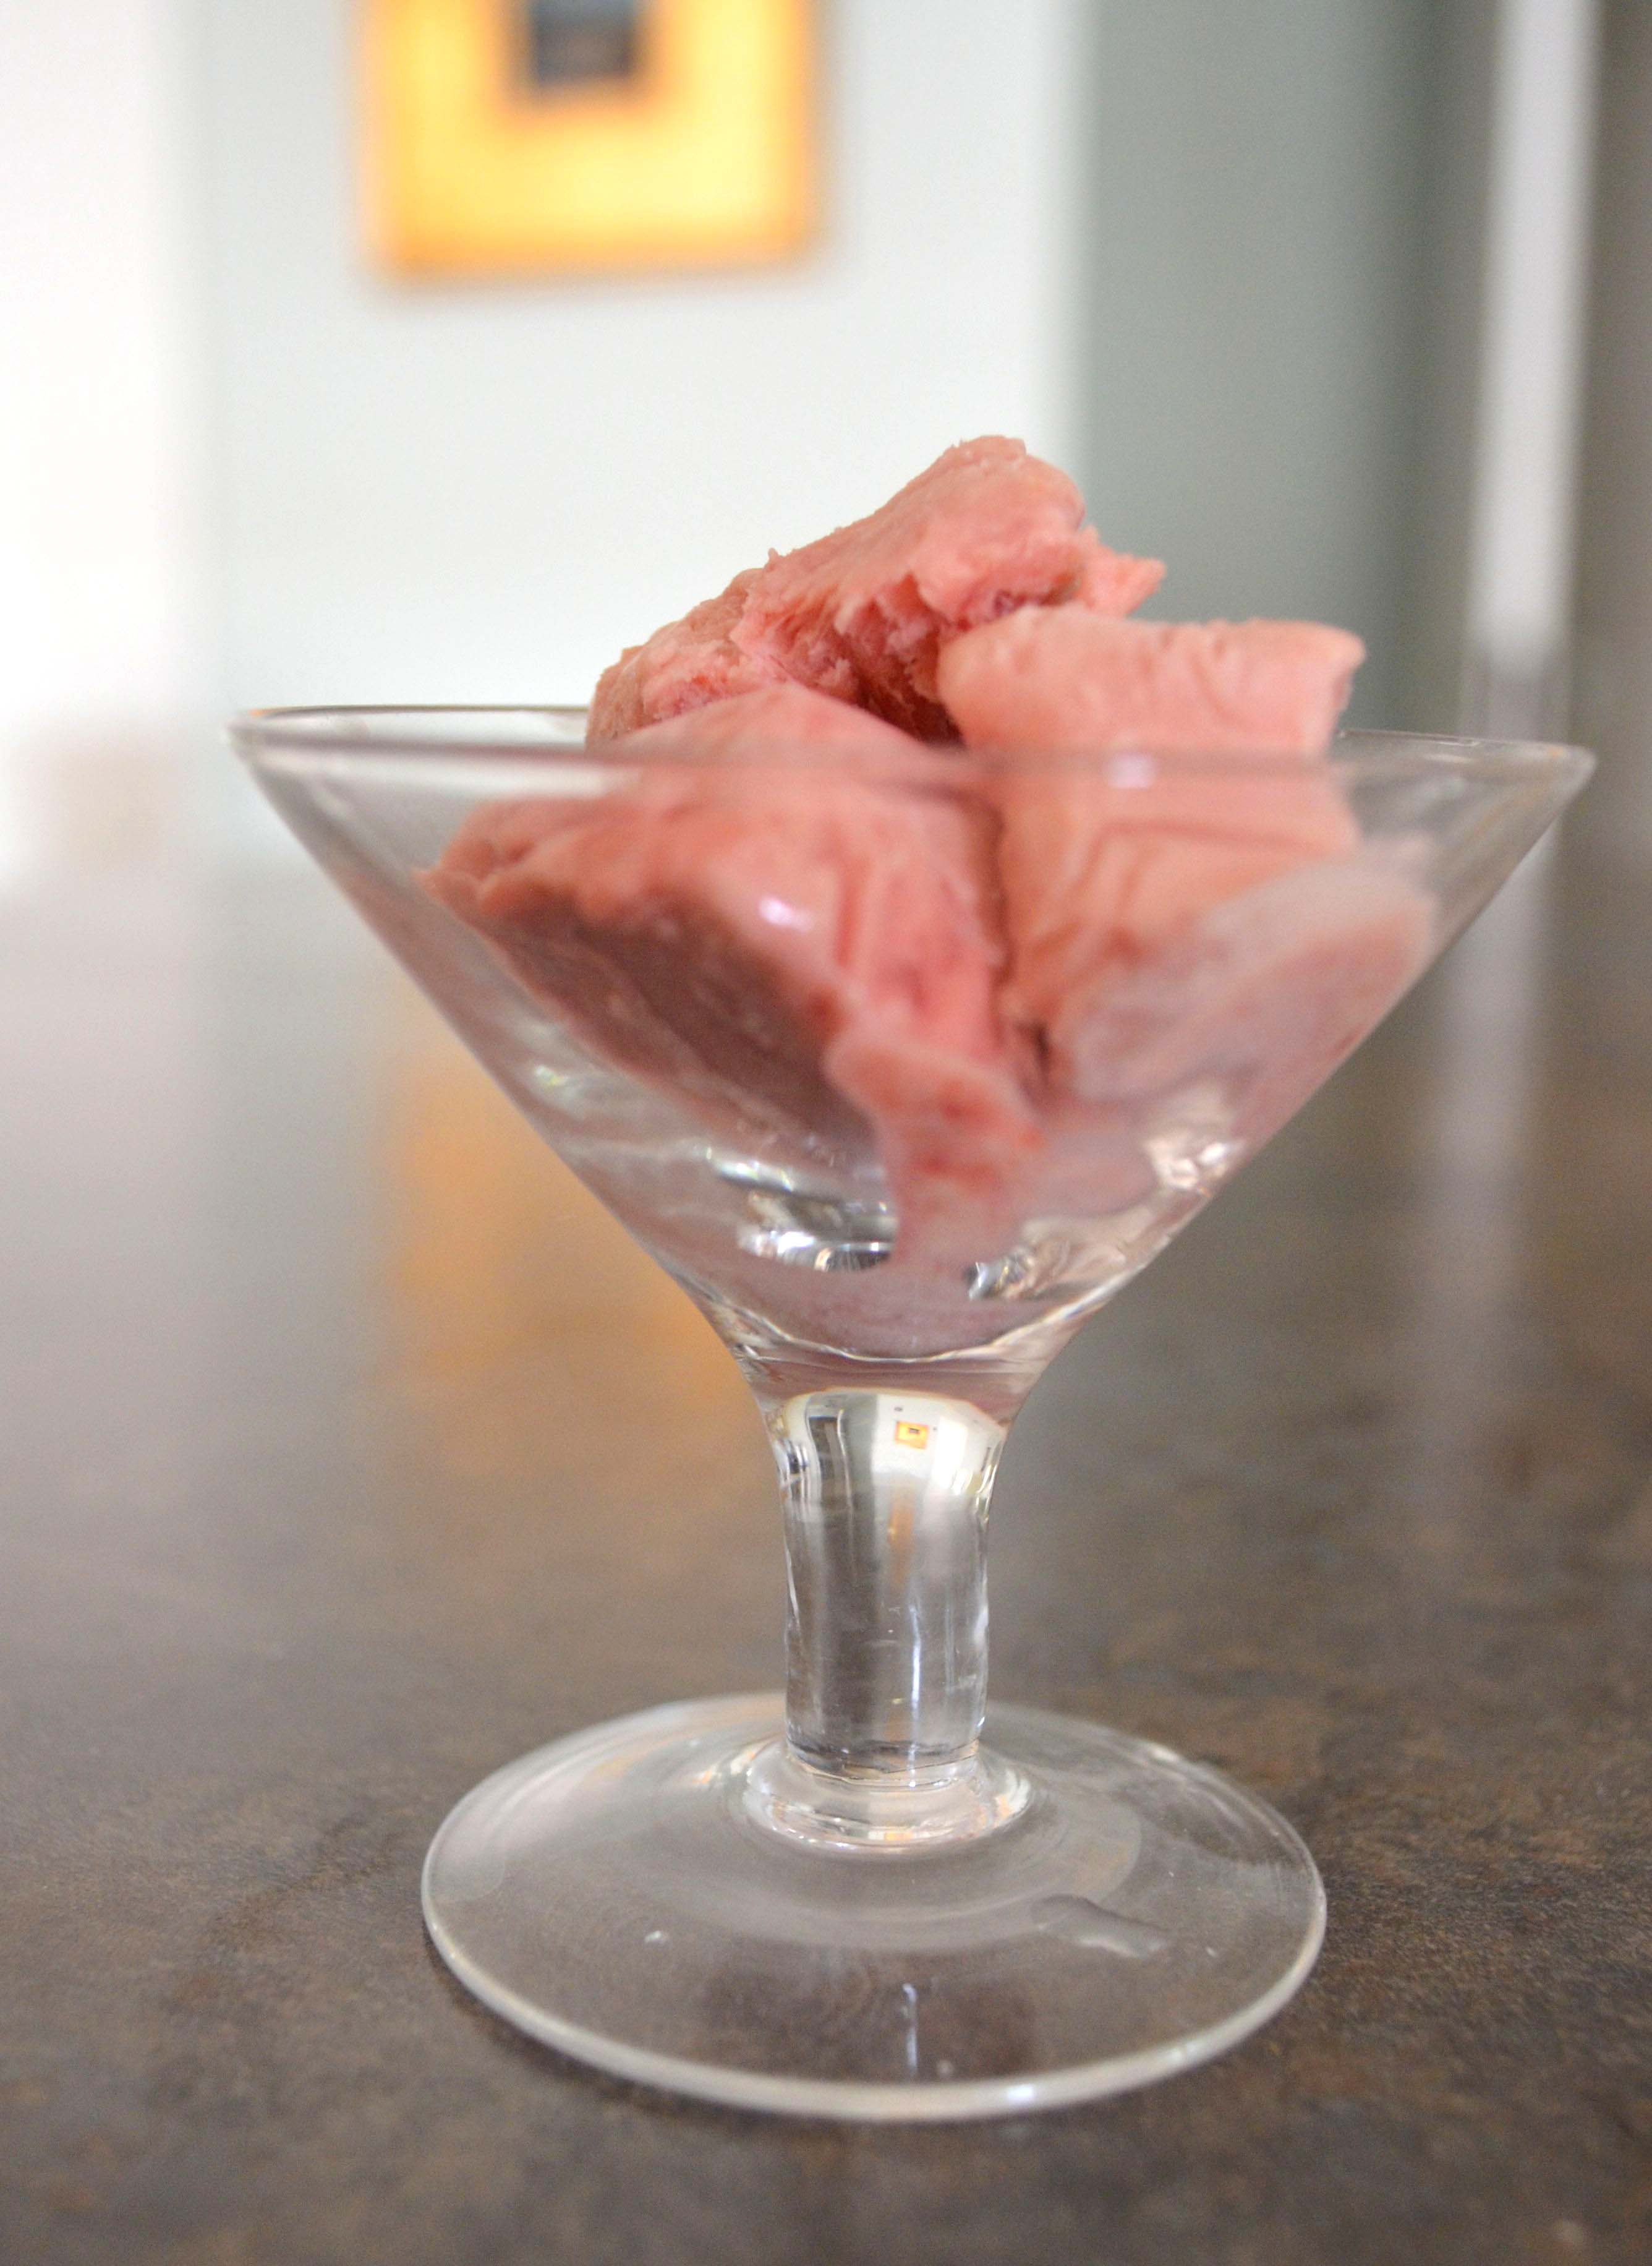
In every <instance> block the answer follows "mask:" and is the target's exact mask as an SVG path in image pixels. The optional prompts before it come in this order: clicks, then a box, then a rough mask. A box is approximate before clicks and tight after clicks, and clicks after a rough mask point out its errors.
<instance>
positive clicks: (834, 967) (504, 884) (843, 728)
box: [429, 684, 1037, 1216]
mask: <svg viewBox="0 0 1652 2266" xmlns="http://www.w3.org/2000/svg"><path fill="white" fill-rule="evenodd" d="M776 747H784V748H786V749H790V750H794V751H797V752H802V751H804V750H807V751H811V752H813V753H816V754H818V755H820V756H822V757H826V758H828V759H830V760H829V761H828V763H827V764H826V767H824V768H822V767H819V766H814V767H811V766H808V765H805V764H791V765H790V766H777V765H775V764H772V763H761V762H751V763H743V762H742V761H741V760H740V758H741V757H762V756H765V755H767V754H768V753H769V752H770V751H771V750H772V749H775V748H776ZM625 752H626V754H627V756H628V757H630V758H632V759H634V760H635V762H636V763H637V765H638V766H639V770H638V771H637V777H636V778H635V781H634V783H632V784H630V785H629V786H626V787H625V789H624V790H623V791H622V793H615V794H608V795H604V796H600V797H598V798H597V799H596V800H592V801H570V800H551V799H549V798H548V799H545V800H528V801H523V802H519V803H512V804H505V805H493V806H487V807H484V808H482V809H480V810H478V811H477V812H476V813H475V814H474V815H473V816H472V817H471V818H470V819H469V821H468V822H467V823H466V824H465V826H464V827H463V828H462V830H461V831H460V832H459V834H458V835H457V836H456V837H455V839H454V841H453V842H452V843H451V844H450V845H449V847H448V852H447V854H446V855H445V857H444V858H443V859H442V861H441V863H440V866H439V867H438V868H437V869H436V871H435V873H434V874H433V875H432V876H431V877H430V883H429V886H430V887H431V888H433V890H434V891H435V893H436V894H437V895H440V898H441V899H442V901H443V903H446V904H447V905H448V906H449V907H450V908H451V909H452V910H454V911H455V912H456V913H458V914H459V915H460V917H462V919H464V920H466V921H468V922H469V924H470V925H471V926H472V927H474V928H477V929H478V930H480V931H481V932H482V933H483V934H484V935H485V936H486V937H487V938H488V939H490V940H491V942H492V943H493V945H494V946H495V947H496V948H497V950H498V951H499V953H500V954H501V955H502V956H503V957H504V958H505V959H506V961H507V962H508V963H509V964H510V966H511V967H512V968H513V969H514V971H515V972H516V974H517V975H518V976H520V979H521V980H522V982H523V983H525V984H527V986H528V989H529V990H532V991H533V992H535V994H536V995H538V996H539V997H541V998H546V999H549V1000H550V1001H552V1002H554V1003H555V1004H556V1005H557V1006H558V1007H559V1008H561V1009H562V1011H563V1012H564V1013H565V1014H566V1015H567V1016H568V1017H569V1018H570V1019H571V1020H572V1021H573V1022H574V1024H575V1025H576V1026H577V1027H579V1029H580V1030H581V1031H582V1032H583V1033H584V1034H586V1036H587V1037H588V1038H589V1039H590V1040H591V1041H592V1042H593V1043H594V1044H595V1045H596V1046H597V1048H598V1049H600V1051H601V1052H602V1053H603V1054H604V1055H605V1056H608V1058H609V1059H611V1060H614V1061H615V1062H618V1063H621V1064H624V1065H625V1066H626V1067H627V1068H629V1069H631V1070H633V1071H640V1072H642V1073H643V1074H644V1075H646V1076H650V1077H652V1078H659V1079H662V1080H665V1081H667V1082H669V1083H670V1084H671V1085H673V1087H674V1088H676V1089H677V1090H678V1091H680V1092H687V1093H690V1094H695V1095H697V1096H698V1097H699V1098H700V1100H701V1103H702V1107H704V1108H705V1109H706V1110H708V1111H709V1112H710V1113H712V1114H714V1115H717V1116H719V1117H722V1118H724V1119H726V1120H728V1121H730V1122H734V1123H738V1122H739V1121H740V1120H741V1119H742V1118H746V1119H753V1118H754V1119H756V1120H758V1121H760V1122H769V1123H771V1124H774V1125H777V1126H779V1127H781V1128H782V1129H786V1130H789V1131H790V1132H793V1133H795V1134H797V1135H800V1136H805V1137H808V1138H809V1139H810V1140H811V1141H814V1142H817V1143H819V1142H826V1143H831V1144H834V1145H835V1146H836V1147H837V1148H838V1149H839V1150H840V1151H844V1150H853V1148H854V1147H855V1144H856V1143H857V1142H858V1141H864V1140H866V1139H868V1138H870V1139H872V1140H875V1142H876V1144H877V1149H878V1151H879V1153H880V1154H881V1155H882V1157H883V1159H884V1167H885V1170H886V1172H887V1173H888V1174H889V1178H890V1180H891V1186H892V1187H893V1188H894V1189H895V1191H896V1194H897V1200H898V1201H899V1202H902V1203H903V1204H904V1205H905V1207H906V1212H907V1214H908V1215H909V1216H910V1215H911V1214H912V1212H913V1206H914V1205H916V1206H918V1207H919V1208H920V1209H921V1207H922V1205H923V1204H924V1203H925V1202H935V1201H937V1200H940V1199H942V1197H944V1196H945V1195H947V1194H949V1193H950V1194H951V1195H957V1196H964V1195H968V1194H969V1193H970V1192H971V1191H972V1190H979V1189H980V1188H983V1187H992V1186H996V1185H997V1184H999V1183H1000V1182H1001V1181H1002V1179H1003V1178H1004V1176H1005V1174H1006V1173H1007V1172H1008V1170H1009V1169H1010V1168H1011V1166H1013V1164H1014V1162H1015V1159H1017V1158H1018V1157H1021V1156H1024V1155H1025V1154H1026V1153H1027V1151H1029V1150H1030V1149H1031V1148H1033V1147H1035V1146H1036V1145H1037V1123H1036V1120H1035V1118H1034V1115H1033V1113H1032V1109H1031V1106H1030V1102H1029V1100H1028V1099H1027V1096H1026V1095H1025V1093H1023V1092H1022V1087H1021V1085H1020V1084H1019V1082H1018V1080H1017V1078H1016V1077H1015V1072H1014V1070H1013V1068H1012V1065H1011V1064H1010V1060H1009V1057H1008V1051H1007V1049H1006V1046H1005V1043H1004V1040H1003V1037H1002V1027H1001V1021H1000V1019H999V1016H998V1012H997V1010H996V1006H995V1004H994V1001H995V992H996V990H997V986H998V983H999V979H1000V977H1001V975H1002V972H1003V943H1002V938H1001V931H1000V925H999V921H998V915H997V877H996V873H995V870H994V866H993V820H992V814H991V812H990V811H989V810H987V809H986V808H984V807H982V806H981V805H980V804H979V803H975V802H972V801H970V800H966V799H961V798H953V797H951V796H950V795H947V794H945V793H932V794H925V793H922V792H921V791H920V787H919V783H918V782H917V781H915V780H914V778H913V761H912V759H913V758H916V760H917V767H918V769H919V771H922V769H923V768H924V766H925V757H924V751H923V750H922V749H920V748H918V747H917V746H916V745H915V744H914V742H912V741H911V740H909V739H908V738H907V737H906V735H904V734H902V733H900V732H898V731H896V730H895V729H894V727H892V726H891V725H888V724H884V723H882V722H880V721H879V720H877V718H876V717H874V716H869V715H867V714H866V713H864V712H863V711H862V710H860V709H857V708H851V707H849V706H848V705H845V704H844V703H843V702H841V701H838V700H832V699H828V698H826V696H825V695H824V694H821V693H818V692H808V691H804V689H803V688H802V686H800V685H797V684H786V685H777V686H771V687H770V688H768V690H767V691H760V692H746V693H739V694H736V695H735V696H733V697H732V698H729V699H727V700H723V701H719V702H717V703H716V704H715V705H710V706H707V707H705V708H702V709H697V710H693V711H690V712H689V713H686V714H684V715H681V716H679V717H675V718H673V719H671V720H668V721H666V722H664V723H660V724H653V725H649V726H646V727H644V729H643V730H641V731H639V732H637V733H636V734H634V735H632V736H631V737H630V739H629V740H628V741H627V742H626V746H625Z"/></svg>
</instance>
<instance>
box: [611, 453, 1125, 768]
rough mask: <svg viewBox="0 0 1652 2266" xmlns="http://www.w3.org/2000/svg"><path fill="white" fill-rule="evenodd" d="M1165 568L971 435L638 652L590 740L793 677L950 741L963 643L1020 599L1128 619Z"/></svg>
mask: <svg viewBox="0 0 1652 2266" xmlns="http://www.w3.org/2000/svg"><path fill="white" fill-rule="evenodd" d="M1163 572H1164V570H1163V568H1162V567H1161V566H1160V565H1159V563H1158V561H1157V560H1156V559H1130V558H1125V557H1124V556H1123V555H1121V554H1120V553H1119V552H1114V551H1110V550H1109V549H1108V548H1107V546H1106V545H1105V544H1103V542H1102V540H1101V538H1100V537H1098V536H1097V535H1096V533H1095V530H1094V529H1093V528H1088V527H1086V526H1085V525H1084V502H1083V499H1082V497H1081V495H1080V494H1079V492H1078V490H1077V489H1076V488H1075V487H1074V486H1073V483H1072V481H1071V480H1069V479H1067V477H1066V474H1065V473H1064V472H1059V471H1056V469H1055V467H1054V466H1053V465H1052V464H1043V463H1041V462H1040V461H1039V459H1038V458H1037V457H1030V456H1029V455H1028V453H1027V451H1026V450H1025V448H1024V447H1023V446H1022V443H1021V442H1019V441H1006V440H1000V439H996V438H987V439H984V440H979V441H965V442H960V443H959V444H958V446H957V447H956V448H951V449H949V450H947V451H946V453H945V454H944V455H943V456H942V457H939V458H937V460H936V461H935V463H934V464H931V465H930V467H929V469H928V471H925V472H921V473H920V474H919V476H918V478H917V479H915V480H913V481H911V482H910V483H909V484H908V485H907V486H906V487H904V488H902V489H901V490H900V491H899V494H897V495H895V496H893V497H891V500H890V501H889V502H887V503H886V504H884V506H883V507H882V508H881V509H879V510H877V511H875V512H873V513H872V514H871V515H870V517H868V518H866V519H861V520H856V521H855V523H853V525H851V526H848V527H841V528H839V529H838V530H837V531H836V532H835V533H834V534H832V535H827V536H825V537H822V538H821V539H820V540H819V542H817V543H811V544H808V545H805V546H804V548H803V549H802V550H801V551H793V552H788V553H787V554H786V555H785V556H784V557H781V556H779V555H778V554H771V556H770V558H769V560H768V565H767V566H755V567H751V568H748V569H747V570H746V572H745V573H744V574H737V575H736V576H735V578H734V580H733V581H732V582H731V583H730V585H729V587H728V588H727V589H726V590H724V592H723V593H722V595H721V596H719V597H716V598H710V599H708V600H707V601H706V602H705V603H703V604H702V605H699V606H696V607H695V608H694V610H693V611H692V612H690V613H688V614H687V615H686V616H685V617H684V618H683V619H682V620H681V621H678V622H672V623H668V624H667V625H666V627H665V628H664V629H660V630H656V632H654V634H653V636H652V637H651V638H650V639H649V640H648V641H647V643H646V644H644V645H641V646H633V647H630V649H629V650H628V651H627V652H625V653H624V654H622V655H621V657H620V659H619V660H618V661H617V662H615V664H614V666H613V667H612V668H611V669H608V670H607V671H606V672H605V673H604V675H603V676H602V677H601V678H600V681H599V683H598V684H597V689H596V692H595V694H594V696H593V699H592V703H591V721H590V734H591V737H592V738H593V740H597V739H615V738H617V737H619V736H620V735H622V734H624V733H627V732H631V731H635V730H636V729H637V727H639V726H641V725H644V724H650V723H653V722H656V721H658V720H659V719H661V718H664V717H668V716H676V715H680V714H682V713H685V712H686V711H687V710H688V709H691V708H697V707H700V706H702V705H703V704H705V703H706V702H708V701H714V700H719V699H724V698H728V697H729V696H731V695H732V694H738V693H742V692H749V691H754V690H756V689H757V688H759V687H760V686H762V685H765V684H776V683H785V682H787V681H791V682H795V683H799V684H804V685H808V686H810V687H811V688H812V689H813V690H815V691H820V692H828V693H830V694H831V695H832V696H833V698H835V699H838V700H844V701H849V702H852V703H854V704H855V705H857V706H860V707H862V708H867V709H870V711H871V712H872V713H873V714H875V715H877V716H882V717H884V718H885V719H886V720H888V721H889V722H891V723H893V724H898V725H899V726H901V727H903V728H904V729H906V730H907V731H910V732H913V733H915V734H916V735H918V736H919V737H920V738H922V739H932V740H938V739H950V738H951V737H952V736H953V735H952V729H951V726H950V722H949V720H948V718H947V715H946V712H945V710H944V709H943V708H942V705H940V701H939V698H938V697H937V692H936V685H935V668H936V662H937V658H938V656H939V655H940V654H941V653H942V650H943V649H944V647H946V645H947V644H948V642H949V640H951V639H953V638H956V637H957V636H959V635H961V634H962V633H963V632H965V631H969V630H972V629H975V628H977V627H978V626H979V625H980V624H982V623H986V622H993V621H996V620H998V619H999V618H1000V617H1001V616H1002V615H1005V614H1009V613H1013V612H1014V610H1015V609H1016V608H1017V607H1022V606H1051V605H1058V604H1060V603H1063V602H1065V601H1071V602H1073V603H1076V604H1077V605H1078V606H1080V607H1081V608H1083V609H1086V610H1090V611H1093V612H1095V613H1096V614H1100V615H1108V614H1126V613H1128V612H1130V610H1132V607H1135V606H1138V605H1139V604H1140V603H1141V602H1142V600H1143V599H1144V598H1146V596H1148V595H1149V594H1150V593H1151V592H1152V591H1153V590H1154V589H1155V588H1157V587H1158V584H1159V581H1160V579H1161V575H1162V574H1163Z"/></svg>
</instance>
